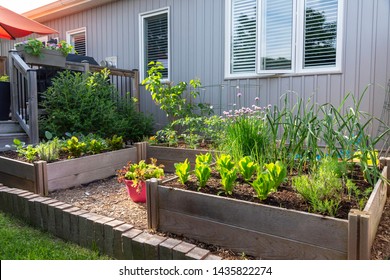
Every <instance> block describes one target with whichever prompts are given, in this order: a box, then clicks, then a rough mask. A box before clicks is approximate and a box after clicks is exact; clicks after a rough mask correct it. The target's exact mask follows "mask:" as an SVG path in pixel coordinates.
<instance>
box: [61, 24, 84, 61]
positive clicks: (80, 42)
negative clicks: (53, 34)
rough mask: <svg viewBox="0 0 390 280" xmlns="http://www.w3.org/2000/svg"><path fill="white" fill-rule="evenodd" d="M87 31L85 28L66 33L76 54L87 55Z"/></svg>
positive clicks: (68, 41)
mask: <svg viewBox="0 0 390 280" xmlns="http://www.w3.org/2000/svg"><path fill="white" fill-rule="evenodd" d="M86 33H87V31H86V29H85V28H80V29H76V30H71V31H68V32H66V37H67V43H68V44H71V45H72V46H73V48H74V51H75V53H77V54H79V55H87V35H86Z"/></svg>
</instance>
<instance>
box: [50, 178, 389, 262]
mask: <svg viewBox="0 0 390 280" xmlns="http://www.w3.org/2000/svg"><path fill="white" fill-rule="evenodd" d="M174 184H175V183H171V185H174ZM165 185H168V183H167V184H165ZM188 185H189V189H196V186H195V185H193V184H191V183H190V184H188ZM208 185H212V183H209V184H208ZM239 185H240V184H239ZM245 188H246V186H245V185H244V184H241V188H240V187H238V196H240V194H239V193H240V192H242V194H241V196H245V197H246V199H247V200H251V201H254V202H258V201H256V200H257V199H256V198H254V197H253V194H251V193H250V192H251V191H252V190H248V189H245ZM203 191H205V192H207V191H209V192H211V193H212V192H214V193H216V189H212V188H209V189H207V188H206V189H204V190H203ZM248 191H249V194H248ZM236 195H237V194H236ZM49 196H50V197H52V198H55V199H57V200H60V201H63V202H66V203H69V204H72V205H74V206H77V207H79V208H82V209H85V210H87V211H89V212H92V213H97V214H101V215H105V216H109V217H114V218H116V219H119V220H122V221H124V222H127V223H130V224H132V225H134V226H135V227H136V228H139V229H142V230H145V231H147V230H148V229H147V214H146V205H145V204H144V203H134V202H132V201H131V199H130V197H129V195H128V194H127V190H126V188H125V187H124V184H120V183H118V182H117V181H116V178H115V177H112V178H108V179H104V180H99V181H96V182H93V183H90V184H87V185H83V186H77V187H74V188H71V189H67V190H60V191H56V192H53V193H51V194H50V195H49ZM293 196H294V197H293ZM241 198H242V197H241ZM267 200H268V201H267V203H268V204H272V205H278V206H280V205H281V204H283V201H290V202H289V203H290V204H288V203H287V202H286V203H284V204H283V207H286V208H293V209H300V210H303V211H307V207H308V206H307V205H306V204H305V202H304V201H303V200H302V199H301V198H300V197H299V196H296V195H293V194H292V192H291V190H289V187H288V186H282V187H281V188H280V190H279V191H278V193H276V194H275V195H272V196H271V197H270V198H269V199H267ZM349 206H350V205H349ZM347 207H348V206H345V209H344V210H342V211H340V214H339V215H340V217H341V218H346V217H345V215H346V213H347V212H348V211H349V210H347ZM342 208H343V207H342ZM153 233H155V234H160V235H164V236H170V237H174V238H181V239H184V240H185V241H187V242H190V243H193V244H196V245H197V246H199V247H202V248H205V249H208V250H210V251H211V252H213V253H214V254H217V255H219V256H221V257H222V258H223V259H252V257H250V256H245V255H241V254H237V253H234V252H232V251H230V250H225V249H223V248H219V247H216V246H214V245H208V244H203V243H199V242H197V241H195V240H190V239H186V238H182V237H178V236H175V235H172V234H167V233H158V232H153ZM371 259H374V260H386V259H390V198H388V199H387V202H386V206H385V209H384V213H383V215H382V219H381V222H380V225H379V227H378V232H377V235H376V239H375V241H374V244H373V247H372V254H371Z"/></svg>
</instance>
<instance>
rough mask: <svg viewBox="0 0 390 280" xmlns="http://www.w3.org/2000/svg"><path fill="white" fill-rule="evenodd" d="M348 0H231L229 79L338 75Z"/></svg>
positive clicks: (228, 53) (228, 47)
mask: <svg viewBox="0 0 390 280" xmlns="http://www.w3.org/2000/svg"><path fill="white" fill-rule="evenodd" d="M343 1H344V0H227V5H228V6H227V10H226V14H227V18H226V19H227V20H228V21H229V24H227V26H228V28H229V30H227V37H226V38H227V44H228V46H227V50H228V52H226V54H227V57H226V61H227V62H229V63H227V64H226V74H227V75H226V76H227V77H229V76H231V77H236V76H245V75H247V76H249V77H250V76H256V75H258V74H266V73H281V74H282V73H300V72H310V71H312V72H315V71H317V72H318V71H340V70H341V67H340V64H341V55H340V53H341V30H342V28H341V22H342V20H341V16H342V7H343Z"/></svg>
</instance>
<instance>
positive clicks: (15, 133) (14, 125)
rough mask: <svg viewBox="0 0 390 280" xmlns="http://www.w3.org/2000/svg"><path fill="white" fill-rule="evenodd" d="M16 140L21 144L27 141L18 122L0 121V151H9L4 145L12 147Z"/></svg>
mask: <svg viewBox="0 0 390 280" xmlns="http://www.w3.org/2000/svg"><path fill="white" fill-rule="evenodd" d="M15 138H18V139H19V140H21V141H23V142H27V141H28V136H27V134H26V133H25V132H24V131H23V129H22V127H21V126H20V125H19V123H18V122H15V121H0V151H6V150H9V149H10V148H9V147H6V145H10V146H11V145H12V144H13V140H14V139H15Z"/></svg>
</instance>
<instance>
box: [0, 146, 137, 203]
mask: <svg viewBox="0 0 390 280" xmlns="http://www.w3.org/2000/svg"><path fill="white" fill-rule="evenodd" d="M137 160H138V149H137V144H136V147H131V148H126V149H122V150H118V151H112V152H107V153H102V154H97V155H90V156H85V157H81V158H75V159H69V160H64V161H58V162H53V163H47V162H45V161H38V162H34V163H25V162H21V161H17V160H13V159H9V158H6V157H0V182H1V183H3V184H4V185H7V186H9V187H14V188H20V189H24V190H28V191H31V192H34V193H38V194H41V195H47V194H48V192H51V191H55V190H58V189H64V188H68V187H72V186H77V185H80V184H86V183H89V182H92V181H95V180H99V179H104V178H107V177H110V176H113V175H115V173H116V170H117V169H120V168H122V167H123V166H124V165H125V164H126V163H127V162H128V161H133V162H135V161H137Z"/></svg>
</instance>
